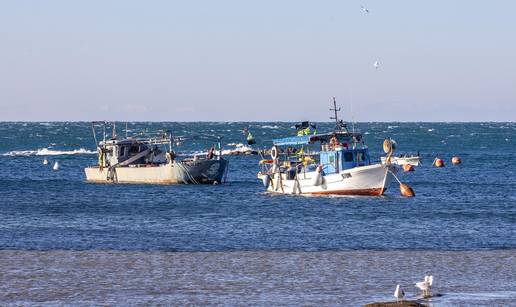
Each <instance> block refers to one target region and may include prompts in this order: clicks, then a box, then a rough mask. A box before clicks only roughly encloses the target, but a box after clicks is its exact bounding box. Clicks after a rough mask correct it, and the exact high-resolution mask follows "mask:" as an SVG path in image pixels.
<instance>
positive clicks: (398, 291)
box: [394, 285, 405, 301]
mask: <svg viewBox="0 0 516 307" xmlns="http://www.w3.org/2000/svg"><path fill="white" fill-rule="evenodd" d="M394 297H395V298H396V300H397V301H399V300H403V298H404V297H405V291H403V289H401V286H400V285H397V286H396V290H395V291H394Z"/></svg>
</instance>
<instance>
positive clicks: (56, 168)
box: [52, 161, 59, 171]
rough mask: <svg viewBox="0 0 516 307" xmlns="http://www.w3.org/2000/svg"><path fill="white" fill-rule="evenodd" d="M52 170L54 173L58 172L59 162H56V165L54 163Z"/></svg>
mask: <svg viewBox="0 0 516 307" xmlns="http://www.w3.org/2000/svg"><path fill="white" fill-rule="evenodd" d="M52 169H53V170H54V171H58V170H59V162H57V161H56V163H54V167H52Z"/></svg>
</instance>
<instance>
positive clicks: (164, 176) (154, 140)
mask: <svg viewBox="0 0 516 307" xmlns="http://www.w3.org/2000/svg"><path fill="white" fill-rule="evenodd" d="M92 127H93V135H94V138H95V143H96V144H98V145H97V150H98V164H97V165H95V166H89V167H86V168H85V169H84V171H85V174H86V180H87V181H88V182H95V183H149V184H181V183H183V184H199V183H207V184H210V183H221V182H222V181H223V179H224V178H223V177H224V176H225V174H226V171H227V165H228V162H227V161H226V160H224V159H223V158H222V156H221V155H220V140H221V139H220V138H218V137H214V136H206V135H196V136H181V137H173V136H172V135H171V134H169V133H166V132H165V133H162V134H161V135H160V136H157V137H147V138H133V137H127V136H126V138H123V139H118V137H117V135H116V132H115V131H116V130H115V128H114V127H113V136H112V138H111V139H109V140H108V139H106V133H105V125H104V139H103V141H101V142H98V143H97V139H96V133H95V125H93V126H92ZM191 139H203V140H209V141H216V142H217V143H218V148H219V154H218V155H216V154H215V147H211V148H210V149H209V150H208V151H207V153H206V155H205V156H204V157H200V156H199V155H196V156H186V157H182V158H180V157H179V156H178V155H177V154H176V152H175V151H174V148H173V144H175V145H178V144H181V143H182V142H184V141H188V140H191Z"/></svg>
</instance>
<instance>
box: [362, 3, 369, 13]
mask: <svg viewBox="0 0 516 307" xmlns="http://www.w3.org/2000/svg"><path fill="white" fill-rule="evenodd" d="M362 11H363V12H364V13H366V14H369V10H368V9H367V8H366V7H365V6H363V5H362Z"/></svg>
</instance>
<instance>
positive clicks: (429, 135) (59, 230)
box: [0, 122, 516, 306]
mask: <svg viewBox="0 0 516 307" xmlns="http://www.w3.org/2000/svg"><path fill="white" fill-rule="evenodd" d="M293 125H294V123H285V122H274V123H256V122H252V123H246V122H212V123H206V122H202V123H176V122H172V123H165V122H163V123H156V122H153V123H146V122H138V123H134V122H132V123H131V122H130V123H128V130H129V131H128V133H129V134H130V135H134V134H138V133H141V132H145V131H147V132H148V131H158V130H169V131H171V132H172V133H173V134H175V135H184V134H199V133H208V134H215V135H220V136H223V143H222V144H223V147H224V149H232V148H234V147H235V144H238V143H243V142H244V141H245V138H244V136H243V134H242V130H243V129H244V128H249V129H250V131H251V132H252V134H253V135H254V137H255V139H256V141H257V144H256V145H255V146H256V148H257V149H263V148H269V147H270V146H271V140H272V139H274V138H277V137H284V136H290V135H293V134H294V129H293ZM331 126H332V125H331V124H330V123H318V130H319V131H325V130H328V129H330V128H331ZM117 127H118V134H119V135H123V134H125V131H124V130H125V129H124V128H125V124H120V125H118V126H117ZM354 129H356V130H359V131H361V132H362V133H363V134H364V137H365V141H366V144H367V145H368V146H369V148H370V151H371V156H372V157H373V159H374V160H379V157H380V156H381V155H382V147H381V146H382V141H383V140H384V139H385V138H386V137H391V138H394V139H395V140H396V141H397V143H398V153H417V152H419V153H420V154H421V155H422V156H423V161H422V162H423V166H421V167H418V168H417V169H416V171H415V172H413V173H407V174H402V175H401V178H400V179H401V180H402V181H404V182H406V183H408V184H409V185H410V186H411V187H412V188H413V189H414V190H415V193H416V197H414V198H403V197H401V196H400V195H399V189H398V187H397V185H396V184H393V185H392V186H391V188H390V189H389V190H388V191H387V192H386V195H385V196H384V197H303V196H283V195H281V196H279V195H269V194H266V193H264V188H263V186H262V183H261V182H260V181H259V180H257V179H256V173H257V172H258V170H259V166H258V160H259V159H260V157H259V156H227V157H226V158H227V159H229V161H230V163H229V173H228V181H227V182H226V183H225V184H221V185H216V186H211V185H209V186H206V185H203V186H196V185H174V186H155V185H118V184H117V185H113V184H110V185H102V184H88V183H86V182H85V176H84V173H83V168H84V167H86V166H88V165H94V164H95V163H96V161H97V160H96V159H97V158H96V155H95V143H94V141H93V137H92V132H91V124H90V123H87V122H48V123H46V122H45V123H43V122H41V123H34V122H31V123H26V122H2V123H0V261H1V263H2V266H1V267H0V281H1V291H0V301H2V302H4V304H7V305H9V304H11V305H92V304H93V305H96V304H108V305H145V304H165V305H189V304H192V305H231V306H234V305H246V306H249V305H281V306H285V305H319V306H324V305H331V306H334V305H348V306H349V305H351V306H356V305H362V304H365V303H371V302H374V301H378V300H391V299H394V298H393V297H392V292H393V291H394V287H395V286H396V283H400V284H402V285H403V286H404V287H406V290H405V292H406V293H407V296H408V297H410V296H415V295H417V294H418V292H417V289H416V288H414V287H413V283H414V282H416V281H419V280H421V279H422V276H423V275H424V274H425V272H426V271H431V272H432V273H433V274H434V276H435V279H436V286H435V287H436V288H435V289H436V290H435V291H438V292H439V293H441V294H443V296H441V297H438V298H435V299H433V300H432V302H431V305H432V306H456V305H461V304H462V305H504V306H507V305H516V303H514V300H515V299H516V279H515V278H514V276H515V275H516V274H515V271H516V158H515V155H514V154H515V153H516V123H357V124H355V127H354ZM210 146H211V144H209V143H206V142H202V141H198V142H194V143H191V144H185V145H183V146H182V147H181V148H178V149H177V150H179V151H180V152H181V153H184V154H190V153H194V152H202V151H205V150H206V149H207V148H209V147H210ZM455 155H457V156H460V157H461V158H462V162H463V163H462V164H461V165H459V166H453V165H451V161H450V160H451V157H452V156H455ZM437 156H439V157H441V158H443V159H444V160H445V162H446V166H445V167H444V168H440V169H438V168H433V167H432V166H431V164H432V161H433V159H434V158H435V157H437ZM44 158H47V159H48V160H49V161H50V165H47V166H44V165H43V164H42V161H43V159H44ZM56 161H58V162H59V163H60V165H61V168H60V170H59V171H53V170H52V164H53V163H54V162H56ZM149 272H152V274H151V273H149Z"/></svg>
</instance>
